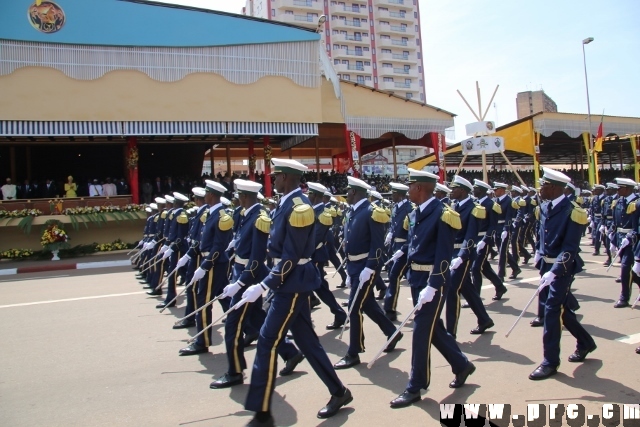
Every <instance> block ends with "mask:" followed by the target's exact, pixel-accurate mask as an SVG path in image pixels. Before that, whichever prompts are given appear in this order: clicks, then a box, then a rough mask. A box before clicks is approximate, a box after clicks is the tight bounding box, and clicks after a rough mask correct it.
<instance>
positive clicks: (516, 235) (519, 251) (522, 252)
mask: <svg viewBox="0 0 640 427" xmlns="http://www.w3.org/2000/svg"><path fill="white" fill-rule="evenodd" d="M524 188H526V187H524V186H523V187H522V188H520V187H519V186H517V185H512V186H511V196H512V198H513V200H514V201H515V202H516V204H517V205H518V210H517V213H516V217H515V219H514V220H513V221H512V224H511V227H512V233H513V234H512V236H511V256H512V257H513V259H514V260H515V261H516V264H520V256H522V257H523V258H524V263H525V264H528V263H529V260H530V259H531V254H530V253H529V251H528V250H527V248H525V247H524V233H525V230H526V225H527V224H526V221H525V218H526V216H527V213H528V212H529V204H528V202H527V199H526V197H524V196H523V193H524V190H523V189H524ZM517 273H518V274H519V272H517ZM514 274H515V273H514ZM515 275H516V276H517V274H515Z"/></svg>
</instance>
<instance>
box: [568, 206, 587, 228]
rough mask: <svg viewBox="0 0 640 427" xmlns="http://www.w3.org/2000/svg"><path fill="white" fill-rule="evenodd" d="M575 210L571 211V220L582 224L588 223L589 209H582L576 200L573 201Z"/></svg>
mask: <svg viewBox="0 0 640 427" xmlns="http://www.w3.org/2000/svg"><path fill="white" fill-rule="evenodd" d="M571 204H572V205H573V210H572V211H571V220H572V221H573V222H577V223H578V224H580V225H587V222H588V220H587V217H588V215H587V211H586V210H584V209H582V208H581V207H580V205H579V204H577V203H576V202H571Z"/></svg>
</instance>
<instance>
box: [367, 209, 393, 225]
mask: <svg viewBox="0 0 640 427" xmlns="http://www.w3.org/2000/svg"><path fill="white" fill-rule="evenodd" d="M371 219H373V220H374V221H375V222H379V223H381V224H386V223H388V222H389V221H390V220H391V218H389V215H387V213H386V212H385V211H384V208H379V207H377V206H376V207H374V208H373V211H372V212H371Z"/></svg>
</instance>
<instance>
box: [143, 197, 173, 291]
mask: <svg viewBox="0 0 640 427" xmlns="http://www.w3.org/2000/svg"><path fill="white" fill-rule="evenodd" d="M172 198H173V197H172ZM155 201H156V203H157V204H158V221H157V222H156V230H155V231H156V234H155V237H154V238H153V239H152V240H151V242H150V243H151V244H152V249H151V254H150V255H151V257H152V258H153V257H157V256H159V254H158V251H159V250H160V248H161V247H162V246H160V245H161V243H163V242H164V241H165V240H166V237H167V235H168V232H169V230H168V228H167V222H168V217H169V212H170V210H171V201H170V200H167V199H166V197H164V198H163V197H156V199H155ZM165 230H166V232H167V234H165ZM150 264H151V265H152V267H151V268H150V269H149V270H150V272H149V274H148V276H147V286H146V287H145V288H146V289H150V290H149V291H148V292H147V295H151V296H160V295H162V289H156V288H157V287H158V285H159V284H160V282H159V280H162V278H163V277H164V273H165V263H164V261H162V262H158V261H157V260H154V261H151V262H150ZM147 268H149V267H148V266H147Z"/></svg>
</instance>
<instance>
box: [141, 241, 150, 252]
mask: <svg viewBox="0 0 640 427" xmlns="http://www.w3.org/2000/svg"><path fill="white" fill-rule="evenodd" d="M149 249H151V242H147V243H145V244H144V245H142V252H145V251H148V250H149Z"/></svg>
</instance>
